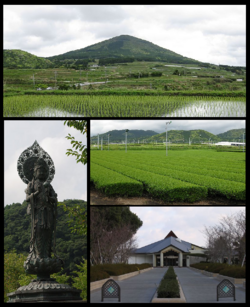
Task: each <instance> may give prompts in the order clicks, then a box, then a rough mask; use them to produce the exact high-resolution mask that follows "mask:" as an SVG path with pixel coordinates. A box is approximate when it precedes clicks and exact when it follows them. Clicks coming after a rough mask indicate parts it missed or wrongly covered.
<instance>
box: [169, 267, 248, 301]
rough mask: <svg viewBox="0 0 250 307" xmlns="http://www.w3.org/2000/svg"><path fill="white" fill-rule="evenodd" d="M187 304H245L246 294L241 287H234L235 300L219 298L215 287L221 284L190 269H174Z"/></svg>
mask: <svg viewBox="0 0 250 307" xmlns="http://www.w3.org/2000/svg"><path fill="white" fill-rule="evenodd" d="M174 270H175V273H176V275H177V276H178V280H179V282H180V284H181V287H182V291H183V293H184V295H185V298H186V302H187V303H225V302H226V303H245V302H246V297H245V296H246V292H245V290H244V288H243V286H242V285H235V298H236V300H235V301H234V300H233V298H232V297H227V298H219V301H217V285H218V284H219V283H220V282H221V281H220V280H218V279H216V278H214V277H208V276H206V275H204V274H202V273H200V272H198V271H194V270H192V269H190V268H178V267H175V268H174Z"/></svg>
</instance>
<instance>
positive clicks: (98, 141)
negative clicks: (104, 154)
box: [97, 133, 99, 149]
mask: <svg viewBox="0 0 250 307" xmlns="http://www.w3.org/2000/svg"><path fill="white" fill-rule="evenodd" d="M97 145H98V149H99V133H98V142H97Z"/></svg>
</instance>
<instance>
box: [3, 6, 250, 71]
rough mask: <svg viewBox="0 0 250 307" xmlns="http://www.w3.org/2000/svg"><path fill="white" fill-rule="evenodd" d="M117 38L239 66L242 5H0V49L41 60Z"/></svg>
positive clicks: (243, 36)
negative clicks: (0, 34)
mask: <svg viewBox="0 0 250 307" xmlns="http://www.w3.org/2000/svg"><path fill="white" fill-rule="evenodd" d="M121 34H128V35H132V36H135V37H138V38H141V39H145V40H147V41H150V42H152V43H154V44H156V45H159V46H161V47H163V48H166V49H169V50H171V51H174V52H176V53H179V54H181V55H183V56H187V57H190V58H193V59H197V60H200V61H203V62H211V63H215V64H218V63H223V64H227V65H239V66H244V65H245V57H246V48H245V46H244V41H245V39H246V6H245V5H133V6H131V5H18V6H16V5H4V48H5V49H11V48H12V49H22V50H25V51H28V52H30V53H33V54H35V55H38V56H43V57H46V56H53V55H57V54H61V53H64V52H67V51H71V50H76V49H80V48H84V47H87V46H90V45H92V44H95V43H98V42H100V41H102V40H106V39H109V38H112V37H114V36H118V35H121ZM33 36H37V37H38V40H37V41H35V40H34V39H33ZM222 36H224V37H225V39H222V40H221V39H220V38H221V37H222ZM234 38H236V41H238V42H233V40H234ZM235 43H236V44H237V46H235V53H230V48H231V46H232V44H235ZM51 46H53V48H51ZM216 48H218V50H221V52H220V53H219V54H218V52H217V51H216ZM240 48H242V50H241V49H240ZM214 49H215V51H213V50H214Z"/></svg>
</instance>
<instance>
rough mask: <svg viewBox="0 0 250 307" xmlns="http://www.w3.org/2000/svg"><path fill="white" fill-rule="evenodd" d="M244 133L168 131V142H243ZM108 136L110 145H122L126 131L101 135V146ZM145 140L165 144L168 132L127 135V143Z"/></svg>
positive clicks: (231, 131)
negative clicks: (216, 133)
mask: <svg viewBox="0 0 250 307" xmlns="http://www.w3.org/2000/svg"><path fill="white" fill-rule="evenodd" d="M243 132H245V129H233V130H229V131H227V132H224V133H220V134H218V135H215V134H212V133H210V132H208V131H205V130H201V129H198V130H168V134H167V137H168V140H170V141H171V142H173V143H183V140H184V142H185V143H188V142H189V139H190V141H191V142H192V143H196V142H197V143H200V142H207V141H209V139H210V141H212V142H221V141H236V140H238V141H240V142H241V141H242V136H243ZM108 134H110V137H109V142H110V143H122V142H124V141H125V130H112V131H108V132H107V133H103V134H100V135H99V144H101V138H102V137H103V144H106V143H107V142H108ZM138 140H139V141H142V140H145V141H146V142H149V143H150V142H159V143H161V142H165V141H166V132H163V133H157V132H155V131H151V130H147V131H145V130H129V131H128V135H127V141H128V143H129V142H133V141H134V142H137V141H138ZM91 141H92V142H93V143H97V136H93V137H91Z"/></svg>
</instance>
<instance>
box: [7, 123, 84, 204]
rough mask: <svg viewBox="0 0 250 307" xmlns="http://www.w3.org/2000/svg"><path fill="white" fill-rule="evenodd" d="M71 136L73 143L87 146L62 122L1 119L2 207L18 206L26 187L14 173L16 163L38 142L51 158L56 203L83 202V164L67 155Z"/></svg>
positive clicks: (23, 198)
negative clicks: (2, 140) (74, 200)
mask: <svg viewBox="0 0 250 307" xmlns="http://www.w3.org/2000/svg"><path fill="white" fill-rule="evenodd" d="M68 133H70V134H71V136H74V137H75V140H77V141H82V143H83V144H87V140H86V136H85V134H84V135H83V134H81V133H80V131H78V130H76V129H75V128H73V127H68V126H67V125H64V120H5V121H4V205H10V204H12V203H22V202H23V201H24V200H25V198H26V195H25V192H24V190H25V189H26V187H27V185H26V184H25V183H24V182H23V181H22V180H21V178H20V177H19V175H18V172H17V160H18V158H19V156H20V155H21V153H22V152H23V151H24V150H25V149H27V148H28V147H30V146H32V145H33V143H34V142H35V141H37V142H38V144H39V145H40V147H42V148H43V149H44V150H45V151H46V152H47V153H48V154H49V155H50V157H51V158H52V160H53V161H54V165H55V176H54V179H53V180H52V182H51V185H52V187H53V188H54V190H55V192H56V193H57V195H58V201H63V200H65V199H82V200H85V201H87V165H83V164H81V163H76V159H75V157H74V156H67V155H66V151H67V149H70V148H72V146H71V144H70V140H67V139H66V138H65V137H66V136H67V135H68Z"/></svg>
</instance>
